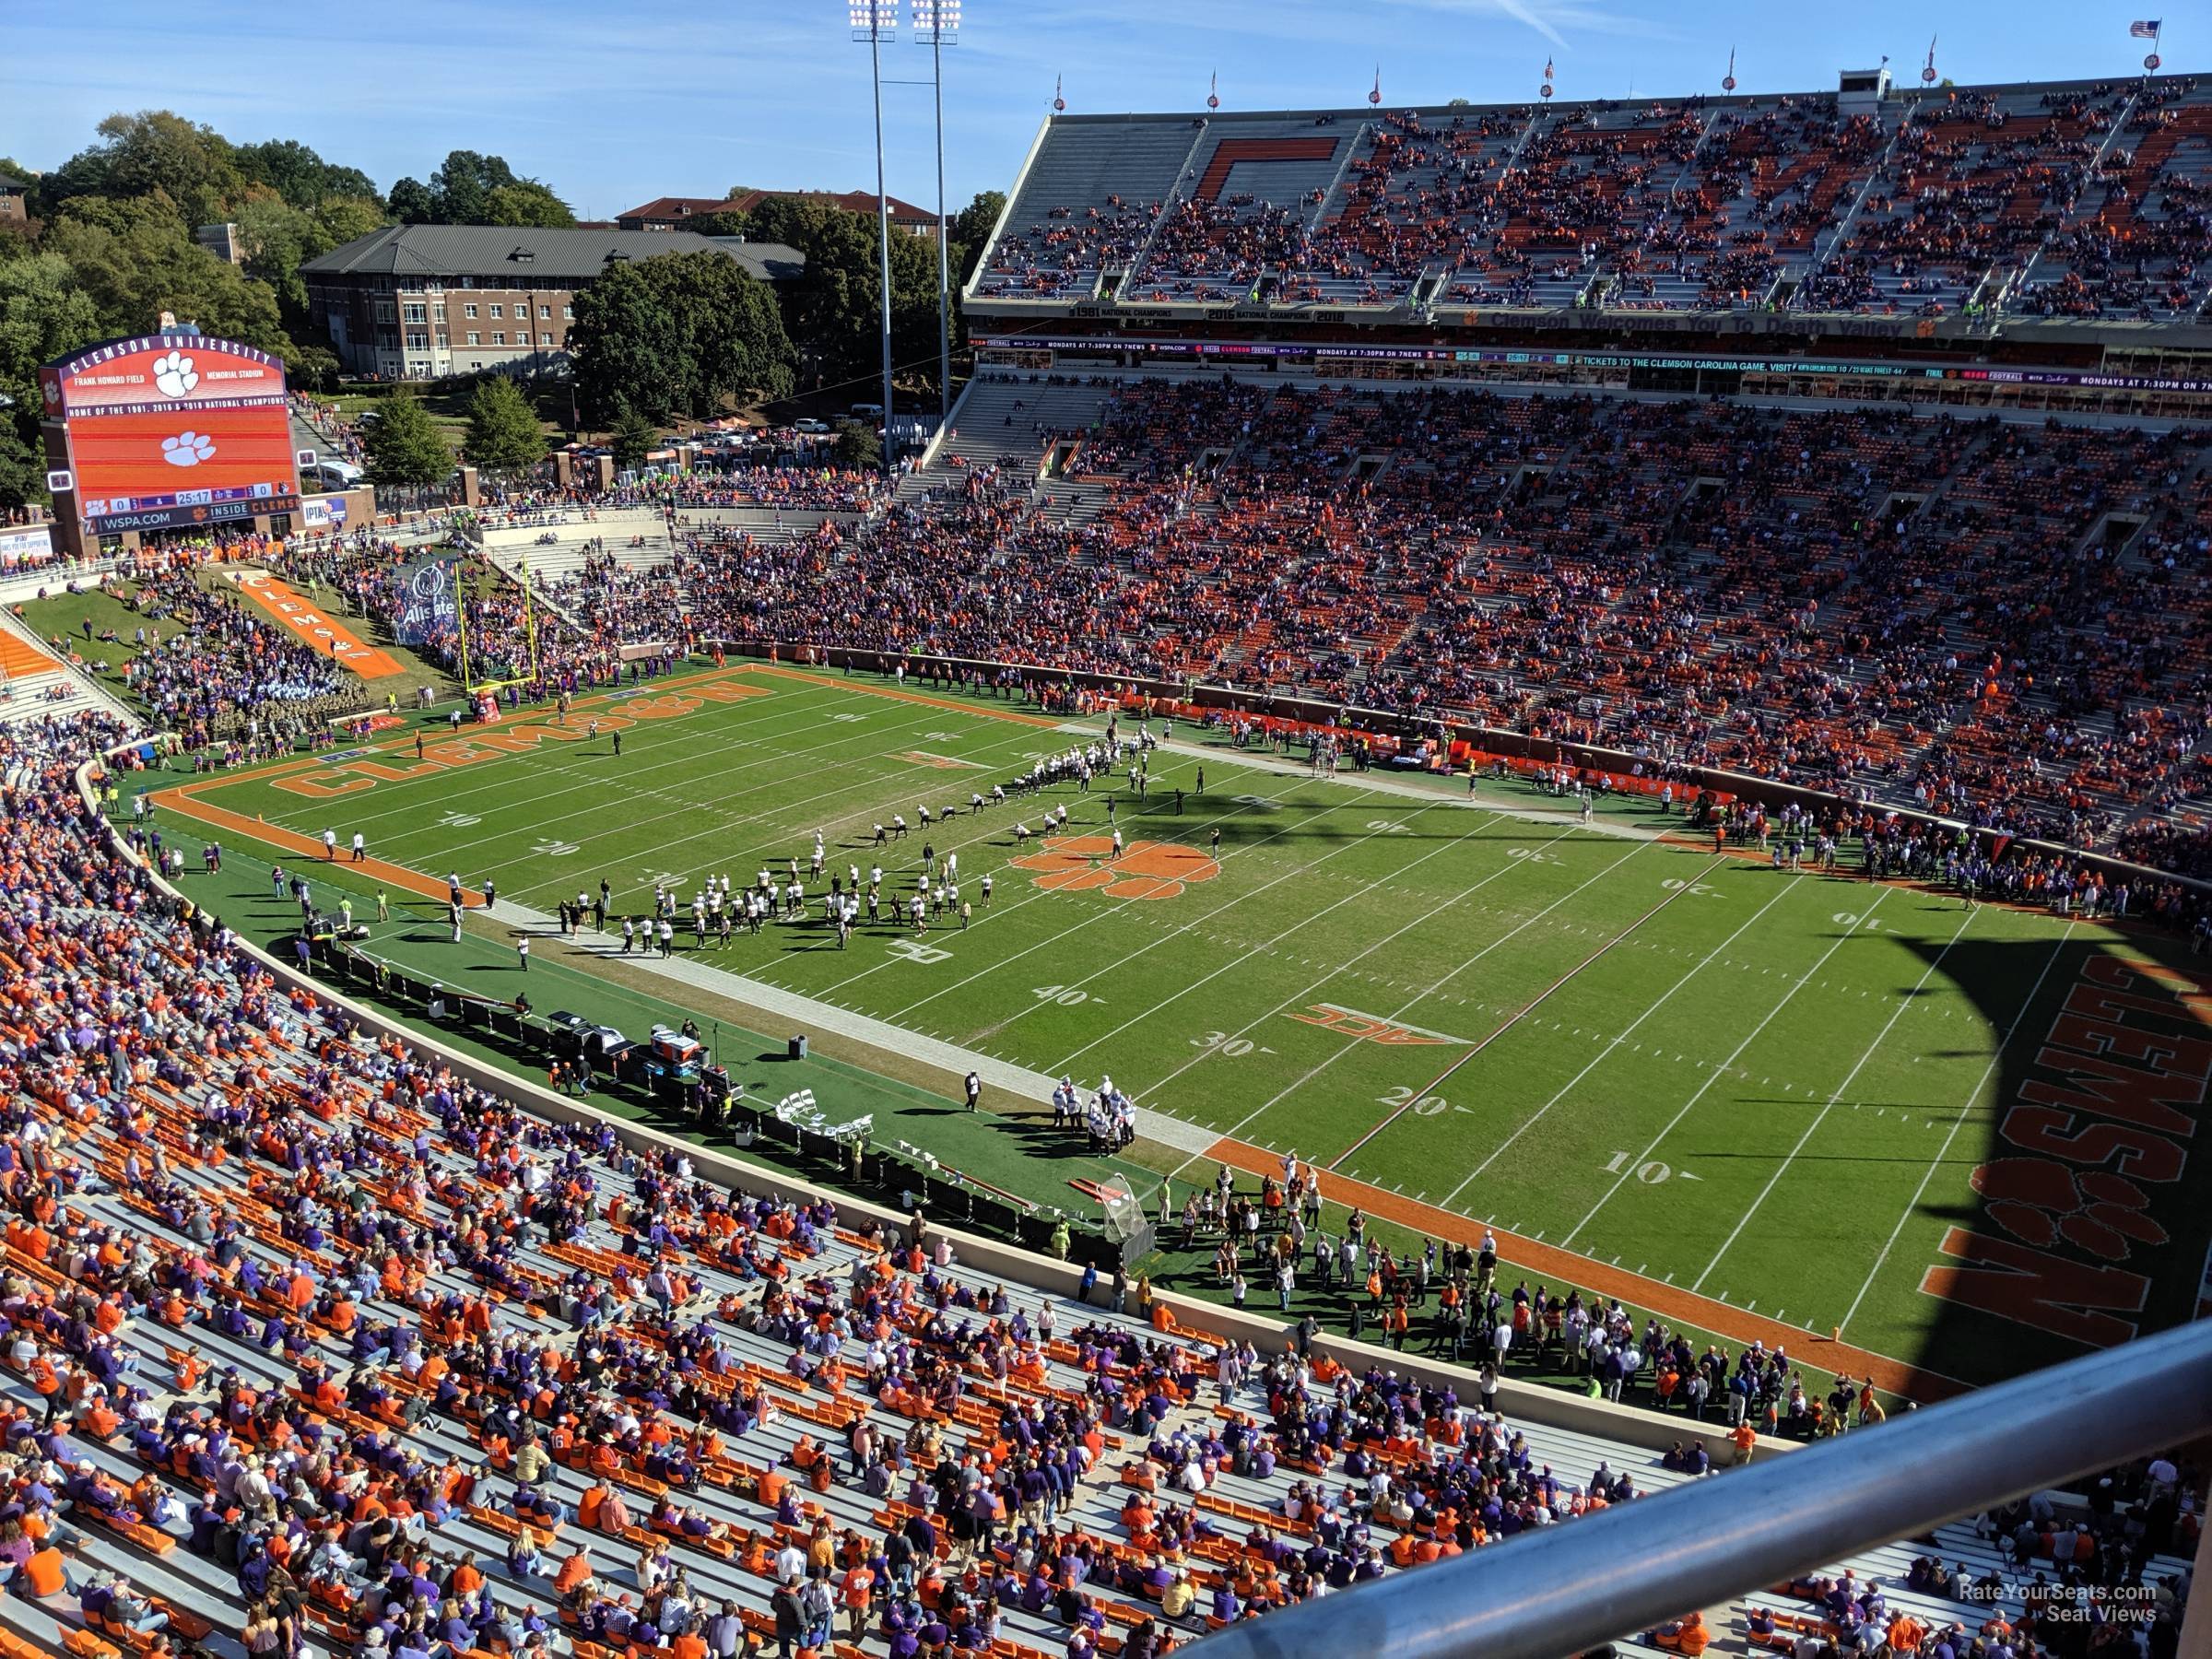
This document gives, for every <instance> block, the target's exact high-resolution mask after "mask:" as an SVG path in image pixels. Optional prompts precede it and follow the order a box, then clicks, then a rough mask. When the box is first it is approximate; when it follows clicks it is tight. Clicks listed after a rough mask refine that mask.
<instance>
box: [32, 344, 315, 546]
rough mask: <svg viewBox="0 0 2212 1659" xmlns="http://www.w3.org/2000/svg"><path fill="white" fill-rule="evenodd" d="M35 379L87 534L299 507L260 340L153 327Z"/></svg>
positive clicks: (276, 370)
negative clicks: (59, 435) (252, 342)
mask: <svg viewBox="0 0 2212 1659" xmlns="http://www.w3.org/2000/svg"><path fill="white" fill-rule="evenodd" d="M39 381H40V393H41V396H42V397H43V399H44V401H45V418H46V419H47V420H48V421H50V422H58V423H59V424H60V425H61V426H62V428H63V429H64V433H65V441H66V443H67V446H68V455H69V470H70V472H71V473H72V474H73V475H74V478H75V482H76V514H77V517H78V518H80V519H81V520H83V521H84V524H85V528H86V530H87V531H88V533H89V534H91V535H114V534H117V533H119V532H122V531H124V530H164V529H175V528H180V527H182V528H190V527H192V526H194V525H199V524H223V523H228V522H235V521H240V520H248V519H252V518H253V517H254V516H256V515H257V514H260V513H269V512H297V511H298V509H299V506H300V476H299V472H298V470H297V464H296V460H295V453H294V447H293V443H292V434H291V415H290V411H289V409H288V406H287V404H286V401H285V383H284V364H283V363H282V362H281V361H280V360H278V359H276V358H273V357H271V356H270V355H269V354H268V353H266V352H264V351H257V350H255V349H254V348H253V347H251V346H241V345H238V344H237V343H235V342H233V341H229V340H216V339H210V338H208V337H206V336H205V335H186V334H174V335H152V336H147V337H145V338H140V339H133V340H113V341H111V342H109V343H108V344H106V345H104V346H94V347H88V348H87V349H85V350H83V351H80V352H78V353H76V355H75V356H73V357H70V358H67V359H64V360H62V361H61V362H58V363H52V364H49V365H48V366H47V367H46V368H44V369H42V370H41V371H40V375H39Z"/></svg>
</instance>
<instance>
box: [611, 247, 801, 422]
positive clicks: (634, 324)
mask: <svg viewBox="0 0 2212 1659" xmlns="http://www.w3.org/2000/svg"><path fill="white" fill-rule="evenodd" d="M569 350H570V353H571V356H572V357H573V359H575V364H576V380H577V390H578V392H579V393H580V394H581V397H582V404H583V407H584V411H585V414H586V416H587V418H589V419H590V420H591V421H592V422H593V423H594V424H598V425H611V424H612V423H613V422H614V420H615V418H616V417H617V414H618V411H620V410H623V409H629V410H634V411H635V412H636V413H637V414H639V415H640V416H641V417H643V418H647V419H651V420H665V419H666V418H668V417H670V416H672V415H689V416H692V417H694V418H699V419H704V418H708V417H710V416H712V415H714V414H716V413H718V412H719V411H720V409H721V407H722V406H723V404H724V401H725V400H727V399H728V398H730V397H732V396H734V395H735V394H738V393H741V392H763V393H766V394H768V395H769V396H771V397H781V396H783V395H786V394H788V393H789V392H790V390H791V383H792V369H791V366H792V359H793V352H792V348H791V340H790V337H789V336H788V335H786V334H785V333H784V332H783V319H782V313H781V312H779V311H778V309H777V306H776V300H775V296H774V295H773V294H772V293H771V291H770V290H769V288H768V285H767V284H766V283H763V282H761V281H760V280H759V278H757V277H754V276H753V275H752V274H751V273H750V272H748V271H747V270H746V269H745V268H744V267H743V266H741V265H738V264H737V262H736V261H735V260H734V259H731V258H730V257H729V256H728V255H726V254H724V253H709V252H703V251H702V252H700V253H662V254H656V255H655V256H654V257H653V258H651V259H643V260H637V261H633V262H625V263H618V264H617V265H614V266H612V267H611V268H610V269H609V270H608V271H607V272H606V275H605V276H603V277H600V278H599V279H598V280H597V281H595V282H594V283H593V284H592V285H591V287H589V288H585V289H583V290H582V292H581V293H579V294H578V295H577V296H576V321H575V324H574V326H572V327H571V329H570V331H569Z"/></svg>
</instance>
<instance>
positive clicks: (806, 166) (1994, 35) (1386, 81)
mask: <svg viewBox="0 0 2212 1659" xmlns="http://www.w3.org/2000/svg"><path fill="white" fill-rule="evenodd" d="M901 11H902V18H903V11H904V8H903V7H902V8H901ZM2197 15H2198V16H2200V17H2201V16H2203V15H2204V14H2202V13H2199V14H2197ZM2141 16H2162V17H2163V18H2164V19H2165V21H2166V22H2167V23H2168V24H2169V25H2170V26H2171V27H2170V28H2169V29H2168V31H2167V35H2166V39H2165V41H2164V42H2163V44H2162V47H2161V50H2162V51H2163V53H2164V54H2165V58H2166V65H2167V67H2168V68H2169V69H2175V70H2188V69H2194V68H2203V67H2206V58H2205V57H2204V56H2203V55H2202V54H2203V51H2204V41H2203V39H2202V36H2203V34H2204V32H2205V30H2204V29H2203V27H2202V26H2201V24H2200V25H2199V26H2198V28H2197V29H2195V30H2194V31H2191V30H2190V29H2189V28H2188V24H2187V18H2188V16H2189V13H2188V12H2187V11H2185V10H2183V8H2180V7H2177V6H2171V5H2170V4H2169V5H2165V6H2159V5H2158V4H2154V3H2153V0H2117V3H2116V4H2114V3H2112V0H2087V3H2083V0H2074V3H2071V4H2069V3H2067V0H2006V3H2001V4H2000V3H1983V0H1972V3H1965V4H1955V5H1953V4H1937V5H1928V4H1906V3H1899V0H1850V3H1848V4H1844V5H1840V6H1814V7H1812V8H1811V9H1809V10H1808V9H1806V7H1805V6H1801V5H1796V6H1773V5H1771V4H1747V3H1745V0H1709V3H1707V4H1700V5H1697V6H1691V5H1688V4H1683V3H1681V0H1345V3H1344V4H1339V5H1325V4H1318V3H1315V0H1265V3H1264V0H1084V3H1078V0H1023V3H1021V4H1017V3H1015V0H966V29H965V32H964V35H963V38H962V41H961V43H960V45H959V47H958V48H957V49H956V50H954V51H952V52H950V53H947V54H946V57H947V69H946V122H947V134H946V171H947V180H946V187H947V192H948V194H949V195H950V197H951V199H952V202H953V204H954V206H959V204H960V203H963V202H965V201H966V200H967V199H968V198H969V197H970V196H971V195H972V194H974V193H975V192H976V191H978V190H982V189H989V188H994V187H996V188H1004V187H1005V186H1006V184H1008V183H1009V182H1011V181H1012V179H1013V177H1014V175H1015V173H1016V171H1018V168H1019V167H1020V164H1021V159H1022V157H1023V155H1024V154H1025V153H1026V152H1027V149H1028V147H1029V144H1030V138H1031V137H1032V135H1034V133H1035V131H1036V128H1037V124H1038V121H1039V119H1040V118H1041V116H1042V115H1043V114H1044V112H1045V111H1046V109H1047V108H1048V106H1049V105H1050V104H1051V102H1052V98H1053V79H1054V76H1064V77H1065V97H1066V99H1067V102H1068V107H1069V109H1070V110H1071V111H1078V112H1106V111H1126V110H1164V109H1173V110H1195V109H1197V108H1198V107H1200V106H1201V105H1202V104H1203V102H1204V100H1205V98H1206V78H1207V76H1208V74H1209V73H1210V72H1214V71H1218V73H1219V75H1220V77H1221V98H1222V101H1223V104H1224V106H1225V107H1228V108H1231V109H1265V108H1313V107H1349V106H1352V105H1356V104H1358V103H1360V102H1362V101H1363V100H1365V98H1366V95H1367V91H1368V88H1369V86H1370V85H1371V82H1372V80H1373V77H1374V75H1375V72H1376V68H1377V66H1378V65H1380V68H1381V71H1382V94H1383V101H1384V103H1385V105H1386V106H1390V107H1404V106H1406V105H1409V104H1425V103H1441V102H1442V101H1444V100H1446V99H1449V98H1453V97H1464V98H1469V99H1472V100H1475V101H1477V102H1478V103H1482V102H1492V101H1506V100H1512V101H1519V100H1526V99H1528V98H1530V97H1531V96H1532V95H1533V94H1534V92H1535V88H1536V86H1537V83H1538V82H1539V80H1540V79H1541V76H1542V71H1543V67H1544V64H1545V61H1546V60H1547V58H1549V59H1550V60H1551V61H1552V62H1553V63H1554V64H1555V65H1557V67H1558V71H1559V80H1558V85H1559V96H1560V97H1561V98H1600V97H1603V98H1618V97H1623V96H1626V95H1628V94H1629V93H1630V92H1634V93H1637V94H1639V95H1645V94H1682V93H1688V92H1696V91H1717V90H1718V89H1719V82H1720V79H1721V76H1722V74H1723V72H1724V68H1725V65H1726V60H1727V55H1728V51H1729V48H1730V46H1731V45H1733V46H1734V47H1735V50H1736V76H1737V78H1738V80H1739V81H1740V82H1741V85H1742V88H1743V89H1744V90H1746V91H1781V90H1807V89H1813V88H1822V87H1831V86H1833V85H1834V80H1835V72H1836V71H1837V70H1838V69H1840V68H1844V67H1854V68H1855V67H1860V66H1863V65H1873V64H1874V63H1876V62H1877V60H1878V59H1879V58H1880V57H1881V55H1882V54H1883V53H1888V54H1889V55H1890V57H1891V59H1892V68H1893V69H1901V70H1902V72H1903V75H1905V76H1911V75H1914V74H1917V72H1918V70H1919V68H1920V65H1921V61H1922V59H1923V57H1924V54H1925V53H1926V51H1927V47H1928V38H1929V36H1930V34H1931V33H1933V34H1935V35H1937V36H1938V37H1939V39H1938V41H1937V43H1936V64H1937V66H1938V68H1939V69H1940V70H1941V71H1942V72H1943V73H1944V74H1946V75H1948V76H1953V77H1955V78H1957V79H1959V80H1960V81H2015V80H2057V79H2068V78H2074V77H2079V76H2103V75H2113V76H2119V75H2125V74H2128V73H2131V72H2134V71H2135V70H2136V66H2137V65H2138V64H2139V62H2140V59H2141V57H2142V53H2143V45H2142V43H2141V42H2139V41H2131V40H2129V39H2128V36H2127V25H2128V22H2129V20H2130V19H2131V18H2136V17H2141ZM0 41H5V49H0V154H8V155H13V156H14V157H16V158H17V159H18V160H20V161H21V162H22V163H23V164H24V165H26V166H28V167H31V168H41V169H42V168H46V167H51V166H53V165H54V164H56V163H57V162H59V161H61V160H63V159H65V158H66V157H68V156H69V155H71V154H72V153H74V152H75V151H76V150H77V149H79V148H81V147H83V146H84V145H85V144H86V143H88V141H89V140H90V139H91V137H92V128H93V125H94V124H95V123H96V122H98V121H99V120H100V117H101V116H103V115H105V114H107V113H108V112H111V111H114V110H118V109H127V110H136V109H147V108H163V107H166V108H170V109H173V110H175V111H177V112H179V113H180V114H182V115H185V116H188V117H190V118H191V119H193V120H195V121H203V122H206V123H208V124H211V125H213V126H215V127H216V128H217V129H218V130H219V131H221V132H223V133H225V134H227V135H229V136H230V137H232V138H234V139H239V140H241V141H245V140H253V139H259V138H267V137H277V136H290V137H297V138H300V139H302V140H304V141H305V142H307V143H309V144H312V146H314V147H315V148H316V149H318V150H320V151H321V152H322V153H323V154H324V156H325V157H327V158H329V159H332V160H335V161H342V162H348V163H351V164H352V165H354V166H357V167H359V168H361V169H363V170H364V171H367V172H368V173H369V174H370V175H371V177H373V178H374V179H375V180H376V181H377V182H378V183H379V184H380V185H383V186H389V185H390V183H391V182H392V181H393V180H394V179H395V178H397V177H399V176H400V175H402V174H405V173H413V174H414V175H416V176H417V177H418V178H419V177H423V176H425V175H427V174H428V173H429V171H430V170H431V169H432V168H433V167H435V166H436V165H437V162H438V160H439V159H440V158H441V157H442V156H443V155H444V154H445V152H446V151H447V150H449V149H453V148H470V149H480V150H486V151H490V152H496V153H498V154H500V155H503V156H505V157H506V158H507V159H508V160H509V161H510V162H512V164H513V166H514V167H515V169H516V170H517V171H521V172H525V173H530V174H535V175H536V176H538V177H540V178H543V179H545V180H546V181H547V182H549V183H551V184H552V185H553V186H554V188H555V189H557V190H558V191H559V192H560V194H562V195H564V196H565V197H567V198H568V199H569V201H570V202H571V204H572V205H573V206H575V207H576V209H577V211H578V213H579V214H580V215H581V216H582V217H586V218H611V217H612V216H613V215H614V214H616V213H618V212H619V211H621V210H622V209H623V208H626V207H629V206H633V205H635V204H636V203H639V202H642V201H644V200H646V199H648V198H650V197H653V196H656V195H664V194H667V195H711V194H720V193H721V192H722V191H723V190H724V188H726V187H728V186H730V185H733V184H740V183H742V184H755V185H765V186H772V187H819V188H829V189H864V188H873V186H874V182H875V176H874V173H875V170H874V160H873V148H872V143H871V131H872V118H871V115H870V110H869V94H868V53H867V48H866V47H865V45H854V44H853V43H852V42H851V41H850V39H849V33H848V29H847V27H846V16H845V8H844V6H843V4H841V0H686V4H683V5H680V6H677V5H669V4H665V0H527V3H524V0H442V3H434V0H369V3H366V4H364V3H361V0H354V3H352V4H347V5H338V4H333V3H330V0H192V3H191V4H188V5H182V6H180V5H178V4H176V3H175V0H161V3H160V4H156V3H155V0H75V3H73V4H67V5H64V4H58V3H56V0H0ZM401 42H433V43H435V44H434V46H433V47H429V48H424V47H419V46H412V45H402V44H401ZM884 73H885V74H886V76H898V77H901V78H909V79H924V78H926V76H928V73H929V54H928V53H927V52H926V51H924V50H923V49H921V48H918V47H916V46H913V45H912V44H909V43H908V42H907V41H904V40H901V41H900V42H899V43H898V44H897V45H894V46H890V47H887V48H886V49H885V67H884ZM1900 78H1901V77H1900ZM884 117H885V123H886V144H887V148H888V158H889V159H888V183H889V187H890V189H891V192H892V193H893V194H897V195H901V196H905V197H907V198H909V199H910V200H913V201H917V202H921V203H924V204H925V205H927V204H932V203H934V201H935V193H936V183H935V154H934V149H933V145H932V129H931V107H930V94H929V89H928V88H927V87H926V86H920V87H915V86H888V87H886V88H884Z"/></svg>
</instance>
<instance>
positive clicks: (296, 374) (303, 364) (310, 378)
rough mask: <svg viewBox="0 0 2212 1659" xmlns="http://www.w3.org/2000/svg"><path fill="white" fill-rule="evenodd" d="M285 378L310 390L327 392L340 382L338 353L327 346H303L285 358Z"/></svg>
mask: <svg viewBox="0 0 2212 1659" xmlns="http://www.w3.org/2000/svg"><path fill="white" fill-rule="evenodd" d="M284 371H285V378H286V379H287V380H288V382H290V383H291V384H293V385H294V386H300V387H303V388H305V389H306V390H307V391H310V392H327V391H329V390H330V389H331V388H332V387H333V386H335V385H336V384H337V383H338V354H337V353H336V352H335V351H333V350H331V348H330V347H327V346H301V347H298V348H297V349H296V350H294V351H293V353H292V354H291V355H290V356H289V357H288V358H286V359H285V361H284Z"/></svg>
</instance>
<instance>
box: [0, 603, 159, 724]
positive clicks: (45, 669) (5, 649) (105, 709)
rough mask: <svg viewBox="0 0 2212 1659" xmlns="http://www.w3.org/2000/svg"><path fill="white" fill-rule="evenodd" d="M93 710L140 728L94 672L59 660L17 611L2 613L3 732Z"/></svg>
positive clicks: (0, 705) (0, 702)
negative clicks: (17, 725)
mask: <svg viewBox="0 0 2212 1659" xmlns="http://www.w3.org/2000/svg"><path fill="white" fill-rule="evenodd" d="M94 649H95V650H96V651H97V649H98V648H97V647H94ZM88 710H98V711H99V712H102V713H105V714H110V715H112V716H113V717H114V718H116V719H118V720H120V721H123V722H124V724H126V725H130V726H134V727H135V725H136V724H138V721H137V717H136V716H135V714H133V713H132V712H131V711H130V710H129V709H127V708H125V707H124V704H123V703H122V702H121V701H120V700H117V699H116V698H115V697H114V696H112V694H111V693H109V692H108V691H107V690H106V688H103V687H101V686H100V684H99V683H98V682H97V681H96V680H94V679H93V677H91V675H90V674H89V673H88V672H87V671H86V670H85V669H84V668H82V667H80V666H78V665H76V664H75V663H72V662H69V661H65V659H63V658H62V657H59V656H57V655H55V654H54V651H53V647H52V646H50V645H48V644H47V643H46V642H45V641H41V639H39V637H38V636H37V635H36V634H35V633H33V632H32V631H31V629H29V626H28V625H26V624H25V623H24V621H23V620H22V618H19V617H18V616H17V615H16V614H15V612H14V611H13V610H10V609H4V608H0V726H6V725H10V724H14V723H16V722H18V721H27V720H43V719H46V718H49V717H51V716H54V715H75V714H78V713H81V712H85V711H88Z"/></svg>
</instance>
